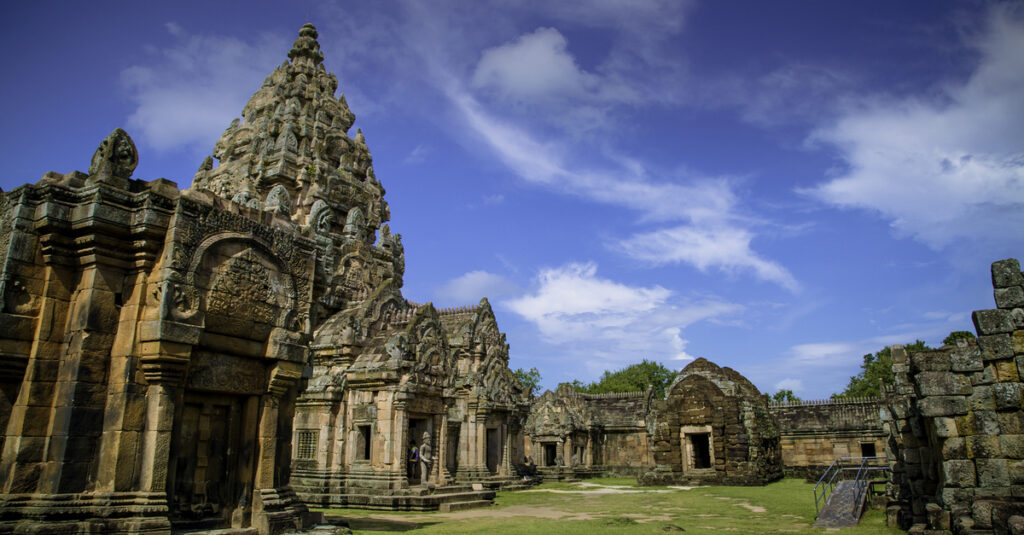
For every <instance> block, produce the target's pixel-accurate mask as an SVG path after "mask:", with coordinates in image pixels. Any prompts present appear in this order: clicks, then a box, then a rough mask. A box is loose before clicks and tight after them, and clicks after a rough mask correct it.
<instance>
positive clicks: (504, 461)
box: [498, 416, 512, 476]
mask: <svg viewBox="0 0 1024 535" xmlns="http://www.w3.org/2000/svg"><path fill="white" fill-rule="evenodd" d="M505 420H506V421H504V422H502V423H501V425H500V426H499V429H498V434H499V435H500V436H501V466H500V467H499V468H498V473H500V474H501V475H503V476H507V475H511V474H512V460H511V457H512V452H511V451H509V443H510V442H511V441H510V440H509V436H508V422H507V420H508V416H505Z"/></svg>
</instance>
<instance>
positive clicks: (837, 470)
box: [814, 457, 889, 518]
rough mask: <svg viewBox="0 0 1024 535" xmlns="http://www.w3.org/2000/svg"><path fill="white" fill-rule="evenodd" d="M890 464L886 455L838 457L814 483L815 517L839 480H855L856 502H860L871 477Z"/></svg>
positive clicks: (883, 470) (887, 467)
mask: <svg viewBox="0 0 1024 535" xmlns="http://www.w3.org/2000/svg"><path fill="white" fill-rule="evenodd" d="M888 470H889V464H888V462H887V459H886V457H837V458H836V460H834V461H832V464H831V465H829V467H828V469H827V470H825V473H824V474H822V475H821V477H820V478H819V479H818V483H817V484H816V485H814V517H815V518H817V517H818V515H820V514H821V509H822V508H823V507H824V506H825V505H826V504H828V501H829V499H830V498H831V497H832V490H833V489H835V486H836V483H837V482H838V481H847V480H851V479H852V480H853V481H854V485H856V488H857V494H856V496H855V497H854V502H853V503H855V504H858V503H860V500H861V499H862V498H863V497H864V493H866V492H867V490H868V488H869V487H870V486H871V479H873V477H871V476H872V475H873V473H876V472H886V471H888Z"/></svg>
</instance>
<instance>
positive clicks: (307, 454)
mask: <svg viewBox="0 0 1024 535" xmlns="http://www.w3.org/2000/svg"><path fill="white" fill-rule="evenodd" d="M296 438H297V439H298V440H297V441H298V450H297V451H296V452H295V458H296V459H315V458H316V443H317V440H318V439H319V438H320V431H318V430H316V429H303V430H300V431H299V432H298V436H297V437H296Z"/></svg>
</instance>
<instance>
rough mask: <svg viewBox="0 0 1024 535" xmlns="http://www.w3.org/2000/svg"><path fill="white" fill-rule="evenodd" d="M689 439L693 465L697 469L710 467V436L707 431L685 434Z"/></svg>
mask: <svg viewBox="0 0 1024 535" xmlns="http://www.w3.org/2000/svg"><path fill="white" fill-rule="evenodd" d="M686 436H687V437H689V439H690V447H691V448H692V450H693V467H694V468H697V469H701V468H711V437H710V436H709V435H708V433H694V434H692V435H686Z"/></svg>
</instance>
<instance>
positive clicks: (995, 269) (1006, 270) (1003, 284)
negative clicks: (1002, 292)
mask: <svg viewBox="0 0 1024 535" xmlns="http://www.w3.org/2000/svg"><path fill="white" fill-rule="evenodd" d="M1020 285H1024V275H1022V274H1021V271H1020V262H1018V261H1017V259H1016V258H1007V259H1006V260H999V261H997V262H993V263H992V286H993V287H994V288H1007V287H1010V286H1020Z"/></svg>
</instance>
